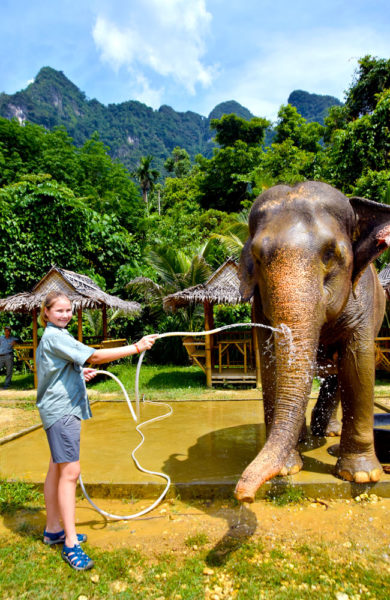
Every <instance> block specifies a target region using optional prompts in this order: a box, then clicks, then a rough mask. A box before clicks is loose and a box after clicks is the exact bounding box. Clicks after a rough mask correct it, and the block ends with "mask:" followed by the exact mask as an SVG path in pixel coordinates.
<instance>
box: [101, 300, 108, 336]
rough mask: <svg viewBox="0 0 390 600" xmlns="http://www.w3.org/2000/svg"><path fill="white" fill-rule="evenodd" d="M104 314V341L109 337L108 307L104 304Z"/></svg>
mask: <svg viewBox="0 0 390 600" xmlns="http://www.w3.org/2000/svg"><path fill="white" fill-rule="evenodd" d="M102 314H103V340H106V339H107V337H108V336H107V307H106V305H105V304H103V308H102Z"/></svg>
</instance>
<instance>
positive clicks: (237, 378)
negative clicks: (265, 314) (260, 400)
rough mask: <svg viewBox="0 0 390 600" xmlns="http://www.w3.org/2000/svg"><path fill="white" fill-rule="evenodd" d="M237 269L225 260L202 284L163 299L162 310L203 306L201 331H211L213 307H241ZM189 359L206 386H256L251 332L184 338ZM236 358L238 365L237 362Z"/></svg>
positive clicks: (257, 358) (255, 355) (257, 361)
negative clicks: (224, 383)
mask: <svg viewBox="0 0 390 600" xmlns="http://www.w3.org/2000/svg"><path fill="white" fill-rule="evenodd" d="M239 287H240V281H239V278H238V265H237V263H236V262H235V261H234V260H232V259H228V260H227V261H226V262H225V263H224V264H223V265H221V266H220V267H219V268H218V269H217V270H216V271H215V273H213V275H212V276H211V277H210V278H209V280H208V281H207V282H206V283H204V284H199V285H195V286H193V287H190V288H187V289H185V290H181V291H180V292H176V293H175V294H171V295H169V296H166V297H165V298H164V309H165V310H173V311H175V310H176V309H177V308H180V307H182V306H187V305H189V304H203V306H204V316H205V330H206V331H209V330H211V329H214V316H213V306H214V305H215V304H243V303H244V300H243V298H242V296H241V294H240V290H239ZM183 343H184V345H185V347H186V349H187V352H188V354H189V356H190V358H191V359H192V360H193V362H195V363H196V364H198V365H199V366H200V367H201V368H202V369H203V371H204V372H205V373H206V384H207V386H208V387H212V385H213V383H222V382H230V383H255V384H257V385H259V384H260V353H259V347H258V341H257V335H255V332H254V331H249V332H248V331H245V330H244V329H239V330H238V329H237V330H236V331H234V330H233V329H232V330H227V331H224V332H223V333H221V334H214V335H206V336H204V337H203V336H202V337H199V339H197V338H196V337H192V336H191V337H188V338H185V339H184V340H183ZM237 357H238V361H237Z"/></svg>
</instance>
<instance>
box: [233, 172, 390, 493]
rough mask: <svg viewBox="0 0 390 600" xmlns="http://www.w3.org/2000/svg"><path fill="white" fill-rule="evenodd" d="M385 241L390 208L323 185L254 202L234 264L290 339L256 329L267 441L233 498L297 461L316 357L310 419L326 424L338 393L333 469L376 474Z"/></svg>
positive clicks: (267, 317)
mask: <svg viewBox="0 0 390 600" xmlns="http://www.w3.org/2000/svg"><path fill="white" fill-rule="evenodd" d="M389 245H390V207H389V206H386V205H383V204H380V203H377V202H373V201H371V200H366V199H364V198H359V197H352V198H347V197H346V196H345V195H344V194H342V193H341V192H340V191H339V190H337V189H336V188H334V187H332V186H330V185H329V184H326V183H323V182H319V181H305V182H303V183H298V184H295V185H294V186H289V185H282V184H280V185H276V186H274V187H271V188H269V189H268V190H266V191H265V192H264V193H262V194H261V195H260V196H259V197H258V198H257V199H256V200H255V202H254V204H253V206H252V209H251V212H250V215H249V238H248V240H247V242H246V244H245V245H244V247H243V250H242V254H241V258H240V264H239V278H240V293H241V295H242V297H243V298H244V299H245V300H247V301H249V300H250V299H251V298H253V313H254V319H255V321H256V322H257V323H261V324H265V325H270V326H271V327H274V328H276V329H278V330H282V329H283V328H284V327H285V326H286V325H287V326H288V327H289V329H290V330H291V337H292V346H291V348H290V351H288V345H287V344H286V339H285V337H284V336H283V334H282V333H272V334H271V335H270V333H269V331H267V330H266V329H263V328H256V331H257V335H258V339H259V346H260V349H261V381H262V390H263V402H264V419H265V425H266V431H267V439H266V443H265V445H264V446H263V448H262V449H261V450H260V452H259V454H258V455H257V456H256V457H255V458H254V460H253V461H252V462H251V463H250V464H249V465H248V466H247V467H246V469H245V470H244V472H243V473H242V475H241V478H240V480H239V482H238V483H237V486H236V489H235V496H236V498H237V499H238V500H240V501H242V502H253V501H254V497H255V494H256V492H257V490H258V489H259V487H260V486H261V485H262V484H263V483H264V482H266V481H268V480H269V479H272V478H273V477H274V476H276V475H278V474H279V475H280V474H281V475H287V474H293V473H296V472H298V471H299V470H300V469H301V468H302V460H301V457H300V455H299V453H298V451H297V444H298V441H299V437H300V433H301V431H302V429H303V427H304V426H305V412H306V408H307V404H308V399H309V395H310V392H311V389H312V381H313V377H314V375H315V373H316V368H317V364H318V363H319V362H321V361H322V362H324V360H325V362H326V361H328V362H329V364H333V365H334V366H335V370H334V372H332V373H331V374H330V375H328V376H327V377H326V379H325V382H324V385H323V388H322V389H321V391H320V394H319V400H318V405H317V407H316V409H315V411H314V413H315V414H314V416H313V417H312V426H313V424H314V425H316V426H317V427H318V431H317V433H318V432H321V431H323V432H324V431H325V430H326V427H327V421H328V420H329V418H330V417H331V415H332V411H333V410H334V407H335V403H336V401H337V398H338V396H340V397H341V403H342V411H343V424H342V431H341V437H340V448H339V457H338V460H337V464H336V475H337V476H339V477H340V478H343V479H345V480H347V481H353V482H358V483H366V482H375V481H378V480H379V479H380V477H381V473H382V467H381V465H380V463H379V461H378V459H377V457H376V455H375V450H374V440H373V412H374V411H373V407H374V384H375V347H374V338H375V336H376V334H377V331H378V329H379V327H380V325H381V322H382V320H383V316H384V309H385V295H384V291H383V289H382V287H381V285H380V283H379V280H378V277H377V274H376V270H375V268H374V266H373V265H372V261H373V260H374V259H375V258H377V257H378V256H379V255H380V254H381V253H382V252H383V251H384V250H385V249H386V248H387V247H388V246H389ZM282 324H284V325H282ZM320 358H321V361H320ZM332 361H333V362H332Z"/></svg>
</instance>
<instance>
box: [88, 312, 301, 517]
mask: <svg viewBox="0 0 390 600" xmlns="http://www.w3.org/2000/svg"><path fill="white" fill-rule="evenodd" d="M237 327H262V328H265V329H269V330H271V331H272V332H274V333H276V334H281V335H282V336H283V339H284V340H285V341H284V342H282V343H285V345H286V352H288V355H289V356H291V355H292V353H293V349H294V345H293V340H292V334H291V330H290V328H289V327H287V325H285V324H284V323H282V324H281V325H280V327H279V328H276V327H271V326H270V325H263V324H262V323H234V324H232V325H224V326H223V327H218V328H217V329H210V330H209V331H169V332H167V333H162V334H160V335H159V336H158V338H157V339H162V338H165V337H174V336H193V337H195V336H201V335H213V334H214V333H219V332H220V331H224V330H226V329H232V328H237ZM144 355H145V351H144V352H141V354H140V355H139V358H138V364H137V370H136V374H135V401H136V410H135V411H134V409H133V406H132V404H131V401H130V398H129V396H128V393H127V391H126V390H125V388H124V386H123V384H122V382H121V381H120V379H118V377H116V376H115V375H113V374H112V373H110V372H109V371H97V374H98V375H107V376H109V377H111V379H114V380H115V381H116V383H117V384H118V385H119V387H120V388H121V390H122V393H123V395H124V397H125V400H126V402H127V406H128V407H129V410H130V414H131V416H132V417H133V419H134V421H135V422H137V421H139V419H140V393H139V378H140V372H141V366H142V361H143V358H144ZM142 401H143V403H145V404H146V403H148V404H153V405H160V406H166V407H167V408H168V411H167V412H166V413H164V414H163V415H160V416H158V417H154V418H152V419H148V420H147V421H144V422H142V423H139V424H138V425H137V426H136V430H137V431H138V433H139V434H140V436H141V441H140V443H139V444H138V446H136V448H134V450H133V451H132V453H131V457H132V459H133V461H134V463H135V465H136V467H137V468H138V469H139V470H140V471H142V472H143V473H148V474H150V475H156V476H157V477H161V478H163V479H165V481H166V485H165V488H164V490H163V492H162V493H161V494H160V496H159V497H158V498H157V500H155V502H153V504H151V505H150V506H148V507H147V508H145V509H144V510H142V511H140V512H138V513H134V514H132V515H114V514H111V513H108V512H106V511H105V510H103V509H101V508H99V507H98V506H97V505H96V504H95V503H94V502H93V500H92V499H91V498H90V497H89V495H88V493H87V491H86V489H85V486H84V482H83V479H82V477H81V474H80V477H79V481H80V486H81V489H82V491H83V494H84V496H85V497H86V499H87V500H88V502H89V503H90V504H91V505H92V506H93V507H94V508H95V509H96V510H97V511H98V512H99V513H100V514H101V515H104V516H105V517H108V518H110V519H115V520H123V521H128V520H130V519H136V518H139V517H142V516H143V515H145V514H146V513H148V512H150V511H151V510H153V509H154V508H155V507H156V506H158V504H159V503H160V502H161V501H162V500H163V498H164V497H165V495H166V494H167V492H168V490H169V487H170V485H171V479H170V477H169V475H166V474H165V473H160V472H158V471H150V470H149V469H145V467H142V466H141V464H140V463H139V461H138V459H137V458H136V456H135V454H136V452H137V451H138V450H139V449H140V448H141V446H142V444H143V443H144V441H145V436H144V434H143V433H142V431H141V429H142V428H143V427H145V425H148V424H149V423H153V422H156V421H161V420H162V419H166V418H167V417H169V416H170V415H171V414H172V413H173V410H172V407H171V406H170V405H169V404H167V403H166V402H154V401H153V402H151V401H149V400H145V399H144V398H143V399H142ZM240 518H241V517H240Z"/></svg>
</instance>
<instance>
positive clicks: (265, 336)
mask: <svg viewBox="0 0 390 600" xmlns="http://www.w3.org/2000/svg"><path fill="white" fill-rule="evenodd" d="M263 318H264V317H263ZM258 336H259V346H260V348H261V365H260V368H261V384H262V391H263V405H264V421H265V426H266V432H267V437H268V433H269V431H270V428H271V425H272V420H273V415H274V408H275V399H276V385H275V384H276V368H275V346H274V336H273V334H272V333H271V334H270V332H269V331H268V330H266V329H260V330H258ZM305 432H306V427H305V426H304V427H303V428H302V432H301V436H302V437H304V434H305ZM302 467H303V462H302V458H301V456H300V454H299V452H298V450H297V449H294V450H291V452H290V454H289V456H288V457H287V460H286V462H285V464H284V466H283V467H282V469H281V471H280V473H279V475H280V476H285V475H293V474H294V473H298V471H300V470H301V469H302Z"/></svg>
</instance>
